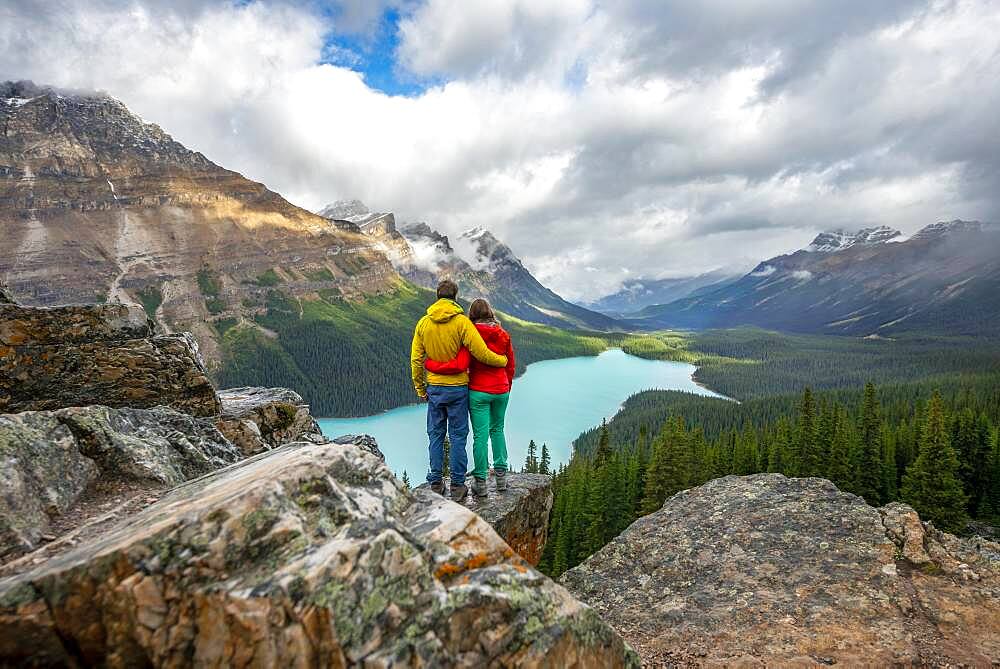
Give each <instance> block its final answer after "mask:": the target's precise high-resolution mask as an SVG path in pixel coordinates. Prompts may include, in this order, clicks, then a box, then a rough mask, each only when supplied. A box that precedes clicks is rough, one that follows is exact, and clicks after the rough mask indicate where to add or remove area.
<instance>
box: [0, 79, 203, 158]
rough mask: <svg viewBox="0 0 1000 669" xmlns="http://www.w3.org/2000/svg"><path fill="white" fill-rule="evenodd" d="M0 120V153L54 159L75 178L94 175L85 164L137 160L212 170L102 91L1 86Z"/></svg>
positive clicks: (18, 84) (16, 84)
mask: <svg viewBox="0 0 1000 669" xmlns="http://www.w3.org/2000/svg"><path fill="white" fill-rule="evenodd" d="M0 121H2V122H3V124H4V125H5V126H6V127H7V132H6V133H5V135H4V136H3V137H0V154H2V153H8V152H9V153H13V154H21V155H23V156H25V157H28V158H32V159H36V160H37V159H44V158H54V159H59V160H60V161H62V162H63V163H64V164H63V169H64V170H67V171H69V172H71V173H77V172H78V173H79V174H80V175H81V176H90V175H91V172H93V171H94V170H93V169H92V167H91V165H90V164H89V163H91V161H98V162H101V163H102V164H106V163H108V162H110V161H114V160H128V159H131V160H136V159H141V160H143V161H146V162H149V163H154V164H162V165H175V166H183V167H186V168H196V169H206V168H210V167H214V165H213V164H212V163H211V161H209V160H208V159H207V158H205V156H203V155H202V154H200V153H198V152H196V151H191V150H189V149H187V148H186V147H184V146H183V145H182V144H180V143H179V142H176V141H175V140H174V139H173V138H172V137H171V136H170V135H168V134H167V133H166V132H164V131H163V130H162V129H161V128H160V127H159V126H158V125H156V124H154V123H147V122H146V121H144V120H142V119H141V118H139V117H138V116H136V115H135V114H133V113H132V112H131V111H129V109H128V107H126V106H125V105H124V104H123V103H122V102H120V101H119V100H116V99H115V98H113V97H111V96H110V95H107V94H106V93H102V92H83V91H67V90H62V89H57V88H54V87H50V86H39V85H36V84H34V83H32V82H30V81H19V82H11V81H8V82H3V83H0ZM38 131H41V135H42V137H41V138H39V137H38V136H37V135H36V132H38ZM110 172H111V173H113V172H114V170H110Z"/></svg>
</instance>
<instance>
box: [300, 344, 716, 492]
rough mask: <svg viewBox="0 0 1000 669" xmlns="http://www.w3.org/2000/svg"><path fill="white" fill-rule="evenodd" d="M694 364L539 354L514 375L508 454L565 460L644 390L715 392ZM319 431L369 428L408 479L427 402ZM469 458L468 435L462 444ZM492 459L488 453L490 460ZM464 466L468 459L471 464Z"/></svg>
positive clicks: (423, 446) (338, 421)
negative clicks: (696, 376) (696, 375)
mask: <svg viewBox="0 0 1000 669" xmlns="http://www.w3.org/2000/svg"><path fill="white" fill-rule="evenodd" d="M694 371H695V368H694V366H693V365H689V364H687V363H682V362H662V361H657V360H644V359H642V358H637V357H635V356H631V355H628V354H626V353H624V352H622V351H621V350H619V349H612V350H609V351H605V352H603V353H601V354H600V355H598V356H590V357H578V358H564V359H562V360H546V361H543V362H536V363H534V364H532V365H529V366H528V369H527V371H526V372H525V373H524V374H523V375H522V376H520V377H518V378H516V379H514V387H513V389H512V390H511V395H510V405H509V406H508V408H507V420H506V430H505V432H506V435H507V452H508V459H509V461H510V466H511V468H514V469H520V468H521V466H522V465H523V464H524V458H525V455H526V454H527V450H528V441H529V440H531V439H534V440H535V443H536V444H538V448H539V453H540V452H541V447H542V443H543V442H544V443H547V444H548V445H549V452H550V453H551V456H552V464H553V465H555V466H558V464H559V463H560V462H567V461H568V460H569V456H570V453H571V450H572V446H573V440H574V439H576V438H577V437H578V436H580V433H581V432H584V431H585V430H588V429H590V428H592V427H594V426H596V425H600V423H601V419H602V418H608V419H610V418H611V417H612V416H614V415H615V414H616V413H617V412H618V409H619V408H620V407H621V404H622V402H624V401H625V400H626V399H628V398H629V397H630V396H631V395H634V394H635V393H637V392H640V391H643V390H653V389H657V390H683V391H686V392H690V393H696V394H698V395H707V396H710V397H722V396H721V395H718V394H716V393H713V392H712V391H710V390H706V389H705V388H702V387H701V386H699V385H698V384H696V383H695V382H694V381H692V380H691V374H692V373H693V372H694ZM319 424H320V427H322V429H323V432H324V434H326V435H327V436H331V437H336V436H340V435H342V434H370V435H372V436H373V437H375V439H376V440H377V441H378V444H379V446H380V447H381V449H382V452H383V453H385V457H386V461H387V462H388V464H389V466H390V467H391V468H392V469H393V471H395V472H396V474H397V475H400V476H401V475H402V473H403V471H404V470H405V471H406V472H407V473H408V474H409V476H410V480H411V481H412V482H413V483H414V485H416V484H418V483H420V482H422V481H423V480H424V476H425V475H426V474H427V427H426V405H424V404H412V405H409V406H405V407H400V408H398V409H393V410H391V411H386V412H385V413H381V414H377V415H374V416H367V417H365V418H323V419H320V420H319ZM466 450H467V452H468V453H469V460H470V463H471V460H472V434H471V430H470V434H469V443H468V447H467V449H466ZM490 462H491V463H492V458H491V459H490ZM470 468H471V464H470Z"/></svg>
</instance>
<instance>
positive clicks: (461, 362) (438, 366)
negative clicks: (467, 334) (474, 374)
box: [424, 346, 471, 374]
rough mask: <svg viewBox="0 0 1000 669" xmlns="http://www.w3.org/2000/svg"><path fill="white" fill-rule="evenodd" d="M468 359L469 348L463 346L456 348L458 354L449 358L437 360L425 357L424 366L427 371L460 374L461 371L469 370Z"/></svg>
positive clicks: (469, 358)
mask: <svg viewBox="0 0 1000 669" xmlns="http://www.w3.org/2000/svg"><path fill="white" fill-rule="evenodd" d="M470 360H471V357H470V356H469V349H467V348H465V347H464V346H463V347H462V348H460V349H458V355H456V356H455V357H454V358H452V359H451V360H447V361H445V362H438V361H437V360H431V359H430V358H427V359H426V360H425V361H424V367H426V368H427V371H428V372H434V373H435V374H461V373H462V372H467V371H469V361H470Z"/></svg>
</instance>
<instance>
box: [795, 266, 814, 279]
mask: <svg viewBox="0 0 1000 669" xmlns="http://www.w3.org/2000/svg"><path fill="white" fill-rule="evenodd" d="M792 278H793V279H798V280H799V281H808V280H809V279H811V278H813V273H812V272H810V271H809V270H807V269H800V270H796V271H794V272H792Z"/></svg>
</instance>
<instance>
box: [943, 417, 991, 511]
mask: <svg viewBox="0 0 1000 669" xmlns="http://www.w3.org/2000/svg"><path fill="white" fill-rule="evenodd" d="M951 443H952V447H953V448H954V449H955V451H956V453H957V454H958V459H959V462H960V463H961V467H960V469H959V473H960V476H961V478H962V487H963V489H964V490H965V494H966V496H968V498H969V511H971V512H973V513H974V512H976V511H977V510H978V509H979V506H980V504H981V503H982V499H983V493H984V492H985V490H986V488H987V487H988V485H989V475H990V427H989V422H988V420H987V419H986V416H977V415H976V414H975V413H974V412H973V411H972V409H971V408H968V407H966V408H965V409H964V410H963V411H960V412H959V413H958V414H957V415H956V416H955V418H954V420H953V422H952V428H951Z"/></svg>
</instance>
